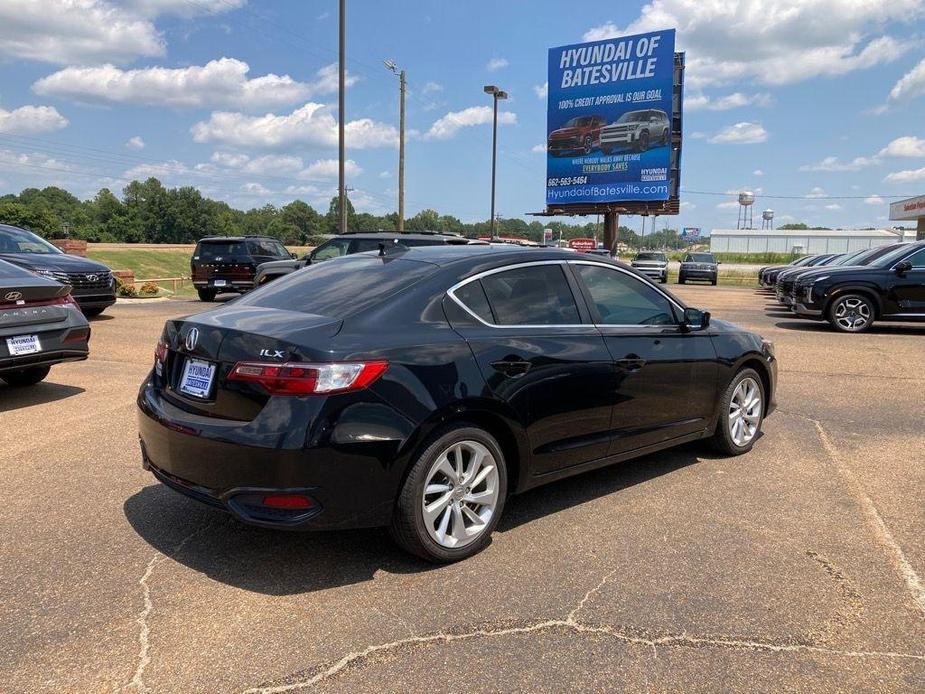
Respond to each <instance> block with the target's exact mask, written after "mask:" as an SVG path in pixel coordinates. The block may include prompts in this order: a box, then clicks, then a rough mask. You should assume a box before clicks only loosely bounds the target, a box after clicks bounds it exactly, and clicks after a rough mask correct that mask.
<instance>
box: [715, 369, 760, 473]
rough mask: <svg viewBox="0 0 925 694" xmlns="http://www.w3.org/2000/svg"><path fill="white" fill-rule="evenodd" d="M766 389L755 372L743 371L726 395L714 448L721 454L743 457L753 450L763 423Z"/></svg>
mask: <svg viewBox="0 0 925 694" xmlns="http://www.w3.org/2000/svg"><path fill="white" fill-rule="evenodd" d="M764 397H765V393H764V386H763V384H762V382H761V377H760V376H759V375H758V373H757V372H756V371H755V370H754V369H742V370H741V371H739V373H737V374H736V375H735V378H733V379H732V382H731V383H730V384H729V386H728V387H727V388H726V391H725V392H724V393H723V397H722V400H721V402H720V410H719V421H718V422H717V423H716V431H715V432H714V434H713V445H714V447H715V448H716V449H717V450H718V451H720V452H721V453H726V454H727V455H742V454H743V453H747V452H748V451H750V450H751V449H752V446H753V445H754V444H755V440H756V439H757V438H758V435H759V434H760V433H761V423H762V421H763V420H764Z"/></svg>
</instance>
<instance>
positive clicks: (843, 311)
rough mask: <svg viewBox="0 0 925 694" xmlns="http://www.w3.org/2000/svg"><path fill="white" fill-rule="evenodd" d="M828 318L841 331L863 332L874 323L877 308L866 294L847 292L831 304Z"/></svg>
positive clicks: (830, 323)
mask: <svg viewBox="0 0 925 694" xmlns="http://www.w3.org/2000/svg"><path fill="white" fill-rule="evenodd" d="M827 318H828V320H829V325H831V326H832V327H833V328H835V330H837V331H838V332H840V333H862V332H864V331H865V330H868V329H869V328H870V326H872V325H873V324H874V321H875V320H876V318H877V308H876V306H875V305H874V302H873V301H872V300H871V299H870V297H868V296H867V295H866V294H845V295H843V296H839V297H837V298H836V299H835V300H833V301H832V303H831V304H829V309H828V311H827Z"/></svg>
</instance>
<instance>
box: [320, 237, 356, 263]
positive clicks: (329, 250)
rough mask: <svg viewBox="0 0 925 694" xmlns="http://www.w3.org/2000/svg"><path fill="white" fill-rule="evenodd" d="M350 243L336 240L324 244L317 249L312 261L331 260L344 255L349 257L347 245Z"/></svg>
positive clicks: (344, 240)
mask: <svg viewBox="0 0 925 694" xmlns="http://www.w3.org/2000/svg"><path fill="white" fill-rule="evenodd" d="M349 243H350V240H349V239H335V240H333V241H328V242H327V243H323V244H321V245H320V246H318V248H316V249H315V252H314V254H313V255H312V260H315V261H318V260H330V259H331V258H339V257H340V256H342V255H347V244H349Z"/></svg>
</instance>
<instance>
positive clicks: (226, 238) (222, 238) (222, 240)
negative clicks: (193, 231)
mask: <svg viewBox="0 0 925 694" xmlns="http://www.w3.org/2000/svg"><path fill="white" fill-rule="evenodd" d="M247 239H267V240H268V241H279V239H276V238H273V237H272V236H262V235H260V234H245V235H244V236H206V237H205V238H202V239H199V240H198V241H197V242H196V243H202V242H203V241H209V242H210V243H211V242H215V243H229V242H231V241H245V240H247Z"/></svg>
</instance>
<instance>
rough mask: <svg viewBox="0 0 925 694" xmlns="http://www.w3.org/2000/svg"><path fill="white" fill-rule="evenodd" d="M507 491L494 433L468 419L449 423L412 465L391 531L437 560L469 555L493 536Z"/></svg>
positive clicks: (404, 544) (401, 541)
mask: <svg viewBox="0 0 925 694" xmlns="http://www.w3.org/2000/svg"><path fill="white" fill-rule="evenodd" d="M506 495H507V468H506V465H505V462H504V455H503V454H502V452H501V447H500V446H499V445H498V442H497V441H496V440H495V439H494V437H492V436H491V434H489V433H488V432H487V431H484V430H483V429H479V428H477V427H473V426H469V425H465V424H462V425H455V426H452V427H449V428H447V429H444V430H443V432H442V433H441V434H438V435H437V437H436V438H435V439H434V440H433V442H432V443H431V444H430V445H429V446H427V448H426V449H425V450H424V452H423V453H421V455H420V456H419V457H418V458H417V460H416V461H415V462H414V464H413V465H412V467H411V470H410V472H409V473H408V477H407V478H406V479H405V484H404V486H403V487H402V490H401V493H400V494H399V497H398V502H397V504H396V506H395V513H394V516H393V518H392V526H391V534H392V537H393V538H394V539H395V541H396V542H397V543H398V544H399V545H400V546H401V547H403V548H404V549H405V550H407V551H409V552H411V553H412V554H416V555H417V556H419V557H421V558H423V559H426V560H428V561H431V562H434V563H447V562H454V561H459V560H461V559H466V558H468V557H470V556H472V555H473V554H476V553H477V552H479V551H481V550H482V549H484V548H485V546H486V545H487V544H488V543H489V542H490V541H491V533H492V531H493V530H494V528H495V526H496V525H497V524H498V519H499V518H500V517H501V511H502V509H503V508H504V501H505V497H506Z"/></svg>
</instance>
